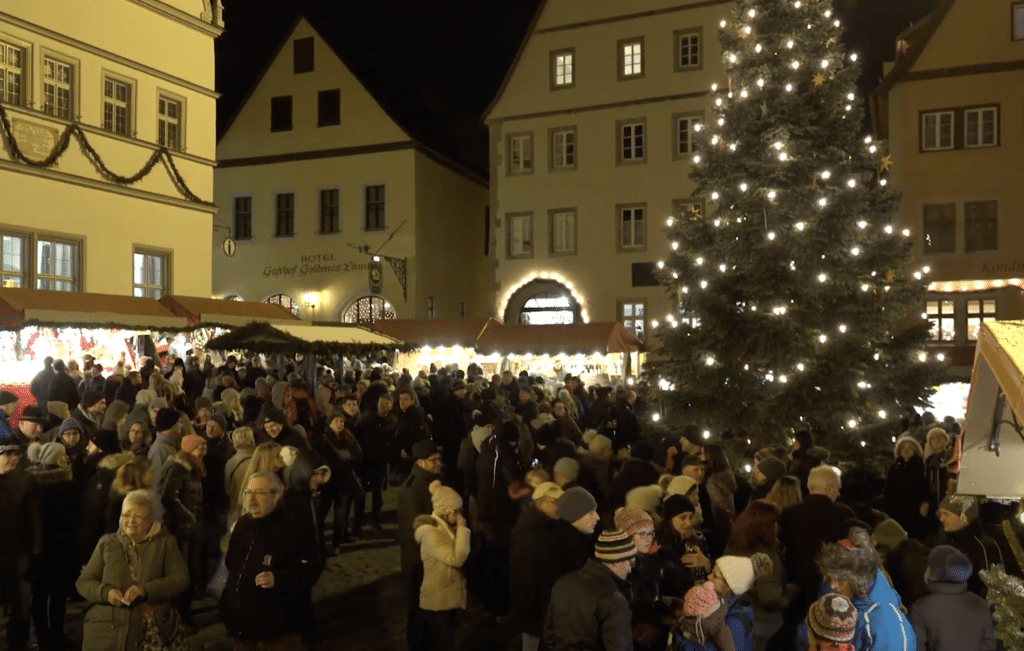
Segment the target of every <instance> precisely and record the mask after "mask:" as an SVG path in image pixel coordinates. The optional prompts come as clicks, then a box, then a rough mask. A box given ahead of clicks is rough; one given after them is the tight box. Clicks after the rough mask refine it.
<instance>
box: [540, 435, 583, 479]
mask: <svg viewBox="0 0 1024 651" xmlns="http://www.w3.org/2000/svg"><path fill="white" fill-rule="evenodd" d="M533 456H534V458H536V459H537V461H538V462H540V467H541V468H542V469H543V470H544V472H546V473H548V475H554V470H555V463H557V462H558V460H559V459H563V458H565V457H569V458H570V459H575V458H576V446H575V445H573V444H572V441H570V440H569V439H567V438H563V437H562V436H561V435H560V433H559V430H558V428H557V427H555V425H554V424H552V423H548V424H546V425H541V426H540V428H538V429H537V431H536V432H534V434H533Z"/></svg>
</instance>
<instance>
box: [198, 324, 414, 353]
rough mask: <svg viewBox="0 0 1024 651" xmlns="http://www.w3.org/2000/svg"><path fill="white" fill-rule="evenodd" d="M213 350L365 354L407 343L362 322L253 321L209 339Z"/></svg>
mask: <svg viewBox="0 0 1024 651" xmlns="http://www.w3.org/2000/svg"><path fill="white" fill-rule="evenodd" d="M206 347H207V348H209V349H211V350H248V351H251V352H254V353H264V354H268V355H289V354H292V353H307V354H314V355H365V354H372V353H375V352H380V351H381V350H385V349H395V348H399V349H401V348H403V347H405V346H404V344H402V342H401V341H398V340H397V339H394V338H392V337H387V336H385V335H381V334H378V333H375V332H372V331H370V330H367V329H366V328H362V327H359V326H337V327H335V326H314V325H310V324H308V323H305V322H300V323H296V324H281V323H276V324H273V325H272V324H269V323H265V322H257V323H250V324H248V325H244V326H241V327H238V328H233V329H232V330H231V331H230V332H228V333H225V334H223V335H221V336H219V337H215V338H214V339H211V340H210V341H208V342H207V343H206Z"/></svg>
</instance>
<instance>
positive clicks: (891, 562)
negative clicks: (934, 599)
mask: <svg viewBox="0 0 1024 651" xmlns="http://www.w3.org/2000/svg"><path fill="white" fill-rule="evenodd" d="M874 537H875V542H876V543H877V544H876V545H875V550H876V551H877V552H878V556H879V558H881V560H882V567H883V568H885V570H886V572H888V575H889V578H890V579H891V581H892V586H893V589H894V590H896V592H897V593H899V595H900V597H901V598H902V600H903V604H904V605H905V606H906V607H907V608H910V607H912V606H913V605H914V603H915V602H916V601H917V600H918V599H920V598H921V597H923V596H925V595H926V594H928V586H927V585H926V583H925V574H927V572H928V552H929V551H930V550H929V549H928V547H927V546H926V545H924V544H923V543H922V542H921V541H919V540H914V539H912V538H908V537H907V532H906V531H905V530H904V529H903V527H901V526H900V524H899V523H898V522H896V521H895V520H893V519H892V518H888V519H887V520H884V521H883V522H881V523H880V524H879V525H878V526H877V527H875V533H874Z"/></svg>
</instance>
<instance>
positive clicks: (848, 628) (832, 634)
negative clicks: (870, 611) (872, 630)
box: [806, 592, 857, 651]
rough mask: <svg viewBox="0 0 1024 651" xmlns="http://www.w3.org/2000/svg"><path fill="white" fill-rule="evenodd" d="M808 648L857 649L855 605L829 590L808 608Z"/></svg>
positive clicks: (821, 650) (812, 650)
mask: <svg viewBox="0 0 1024 651" xmlns="http://www.w3.org/2000/svg"><path fill="white" fill-rule="evenodd" d="M806 624H807V641H808V644H809V646H810V649H809V651H857V649H856V647H855V646H854V643H853V638H854V636H855V635H856V634H857V609H856V608H855V607H854V605H853V602H851V601H850V600H849V599H847V598H846V597H844V596H843V595H841V594H836V593H835V592H830V593H829V594H826V595H825V596H823V597H822V598H820V599H818V600H817V601H815V602H814V603H813V604H811V609H810V610H809V611H807V620H806Z"/></svg>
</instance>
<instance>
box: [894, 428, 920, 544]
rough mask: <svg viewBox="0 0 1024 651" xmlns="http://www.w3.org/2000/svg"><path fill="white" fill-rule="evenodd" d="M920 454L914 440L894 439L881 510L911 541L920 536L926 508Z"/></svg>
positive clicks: (903, 437) (909, 438)
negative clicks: (893, 451)
mask: <svg viewBox="0 0 1024 651" xmlns="http://www.w3.org/2000/svg"><path fill="white" fill-rule="evenodd" d="M922 454H923V453H922V450H921V444H920V443H918V442H917V440H916V439H914V437H912V436H910V435H904V436H901V437H899V438H898V439H896V448H895V455H896V462H895V463H893V464H892V466H891V467H890V468H889V474H888V475H887V476H886V479H885V493H884V496H883V500H884V506H883V509H884V510H885V512H886V514H887V515H888V516H889V517H890V518H892V519H894V520H896V521H897V522H899V523H900V525H901V526H902V527H903V528H904V529H906V531H907V534H909V535H910V537H911V538H920V537H921V536H922V535H923V534H924V531H925V527H924V524H925V517H926V516H927V515H928V508H929V503H928V500H929V489H928V478H927V477H926V476H925V472H924V459H923V456H922Z"/></svg>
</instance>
